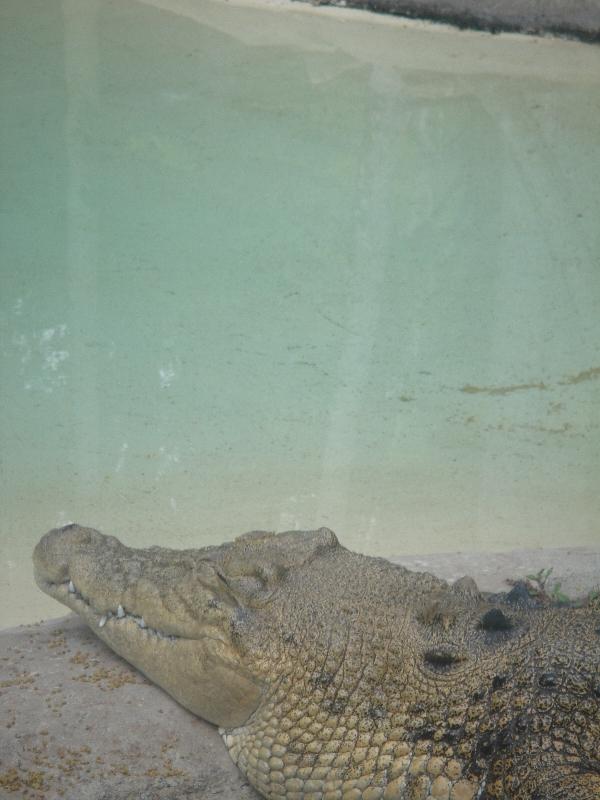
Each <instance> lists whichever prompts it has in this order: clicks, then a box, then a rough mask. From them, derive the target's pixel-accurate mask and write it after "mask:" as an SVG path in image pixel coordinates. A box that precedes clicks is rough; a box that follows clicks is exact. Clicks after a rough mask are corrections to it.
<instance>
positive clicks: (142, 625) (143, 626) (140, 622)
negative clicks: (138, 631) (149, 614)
mask: <svg viewBox="0 0 600 800" xmlns="http://www.w3.org/2000/svg"><path fill="white" fill-rule="evenodd" d="M138 625H139V626H140V628H145V627H146V623H145V622H144V618H143V617H140V618H139V620H138Z"/></svg>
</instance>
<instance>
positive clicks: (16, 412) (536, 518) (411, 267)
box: [0, 0, 600, 626]
mask: <svg viewBox="0 0 600 800" xmlns="http://www.w3.org/2000/svg"><path fill="white" fill-rule="evenodd" d="M164 6H165V7H162V8H161V7H160V5H159V4H158V3H155V4H150V3H141V2H132V0H118V2H108V0H63V2H59V1H58V0H43V2H42V1H41V0H5V1H4V2H3V3H2V7H1V9H0V36H1V37H2V41H1V43H0V45H1V46H0V60H1V63H0V76H1V77H0V80H1V86H2V109H1V111H2V119H3V124H2V127H1V129H0V137H1V142H0V146H1V151H2V160H3V161H2V186H3V191H2V206H1V209H0V210H1V212H2V213H1V215H0V226H1V229H0V235H1V238H2V266H1V271H0V282H1V283H0V402H1V408H2V414H1V415H0V444H1V450H0V469H1V485H0V626H2V625H8V624H13V623H16V622H21V621H30V620H33V619H36V618H39V617H40V616H48V615H50V614H55V613H60V611H59V607H58V606H57V605H56V604H54V603H53V602H52V601H50V600H49V599H48V598H46V597H45V596H42V595H41V593H39V592H37V590H36V589H35V587H34V586H33V583H32V580H31V571H30V553H31V549H32V547H33V545H34V543H35V541H36V540H37V538H38V537H39V536H40V535H41V534H42V533H43V532H44V531H45V530H47V529H48V528H50V527H52V526H55V525H58V524H64V523H66V522H67V521H71V520H76V521H78V522H81V523H83V524H90V525H93V526H94V527H98V528H100V529H102V530H104V531H105V532H111V533H116V534H117V535H119V536H121V538H123V539H124V540H125V541H126V542H127V543H128V544H131V545H142V544H149V543H158V544H164V545H170V546H187V547H189V546H196V545H197V546H201V545H205V544H208V543H211V542H217V541H222V540H225V539H230V538H232V537H233V536H235V535H237V534H238V533H241V532H243V531H245V530H249V529H256V528H264V529H270V530H276V529H277V530H281V529H290V528H297V527H300V528H310V527H318V526H321V525H327V526H329V527H331V528H333V529H334V530H336V532H337V533H338V534H339V536H340V538H341V539H342V540H343V541H344V543H345V544H347V545H349V546H351V547H353V548H355V549H359V550H361V551H364V552H369V553H376V554H381V555H385V556H392V555H394V554H399V553H415V552H422V553H426V552H435V551H450V550H460V549H467V550H504V549H509V548H513V547H519V546H527V547H538V546H541V545H551V546H561V545H566V544H575V545H578V544H579V545H590V544H594V543H598V541H599V539H600V531H599V522H598V520H599V519H600V491H599V479H598V475H599V471H598V470H599V466H600V463H599V462H600V425H599V421H600V420H599V416H600V414H599V411H598V408H599V407H600V406H599V401H600V270H599V268H598V256H599V253H600V227H599V226H598V212H599V208H600V152H599V151H600V146H599V142H598V130H600V93H599V91H598V90H599V84H600V77H599V76H600V55H599V51H598V49H597V48H592V47H589V46H586V45H580V44H574V43H564V42H562V43H561V42H551V41H539V40H527V39H523V40H521V41H519V40H518V39H516V38H515V37H501V38H500V37H492V36H488V35H481V34H477V35H474V34H459V33H456V32H448V31H445V30H443V29H433V30H431V29H426V28H423V29H420V28H412V27H404V26H403V25H402V24H401V23H399V22H398V21H397V20H391V21H387V22H384V21H382V20H381V19H379V18H377V19H376V21H373V20H372V19H371V20H370V19H369V17H368V16H365V15H362V14H360V13H357V14H355V15H352V14H345V15H344V12H340V15H339V16H336V15H335V13H331V12H329V13H327V12H325V13H323V12H318V11H312V10H310V9H299V10H293V11H290V10H289V9H284V8H274V9H270V10H269V9H258V8H255V9H253V8H250V7H245V8H235V7H231V6H229V5H227V4H222V5H221V4H218V3H210V2H206V0H198V2H196V3H193V4H187V5H186V4H185V2H184V0H181V2H179V3H178V4H177V5H176V4H175V3H170V4H169V6H168V7H167V3H166V1H165V3H164Z"/></svg>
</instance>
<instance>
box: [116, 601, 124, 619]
mask: <svg viewBox="0 0 600 800" xmlns="http://www.w3.org/2000/svg"><path fill="white" fill-rule="evenodd" d="M124 616H125V611H124V609H123V606H122V605H121V604H120V603H119V605H118V606H117V617H118V618H119V619H123V617H124Z"/></svg>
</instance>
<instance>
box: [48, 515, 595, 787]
mask: <svg viewBox="0 0 600 800" xmlns="http://www.w3.org/2000/svg"><path fill="white" fill-rule="evenodd" d="M34 563H35V571H36V580H37V581H38V584H39V585H40V587H41V588H42V589H43V590H44V591H46V592H47V593H48V594H50V595H51V596H53V597H55V598H56V599H58V600H60V601H61V602H63V603H65V604H66V605H68V606H69V607H70V608H72V609H73V610H74V611H76V612H77V613H78V614H80V615H81V616H82V617H83V618H84V619H85V620H86V622H87V623H88V624H89V625H90V626H91V627H92V629H93V630H94V632H95V633H96V634H97V635H98V636H99V637H100V638H101V639H103V640H104V641H105V642H106V643H107V644H108V645H109V646H111V647H112V648H113V649H114V650H116V652H118V653H119V654H120V655H122V656H123V657H124V658H126V659H128V660H129V661H130V662H131V663H132V664H134V665H135V666H136V667H138V668H139V669H140V670H142V672H144V673H145V674H146V675H147V676H148V677H149V678H150V679H151V680H154V681H155V682H156V683H158V684H159V685H160V686H162V687H163V688H164V689H166V691H168V692H170V694H172V695H173V697H174V698H175V699H176V700H178V701H179V702H180V703H182V704H183V705H184V706H186V707H187V708H189V709H190V710H191V711H193V712H194V713H196V714H198V715H200V716H203V717H205V718H206V719H208V720H210V721H211V722H214V723H215V724H217V725H219V726H220V728H221V733H222V735H223V738H224V740H225V743H226V745H227V747H228V749H229V752H230V753H231V756H232V758H233V759H234V761H235V762H236V764H237V765H238V766H239V768H240V769H241V770H242V772H244V773H245V774H246V775H247V777H248V779H249V781H250V782H251V783H252V785H253V786H255V787H256V789H257V790H258V791H259V792H260V793H261V794H262V795H264V797H266V798H269V800H359V798H362V800H427V799H429V798H430V799H431V800H475V799H476V798H477V799H478V800H509V799H510V800H599V798H600V635H599V634H600V614H599V613H598V611H597V610H595V609H593V608H578V609H575V608H569V609H558V608H548V607H544V608H541V607H539V608H538V607H529V606H527V605H523V604H511V603H509V602H507V601H506V599H504V600H502V601H501V602H500V601H499V600H498V598H495V600H494V599H493V598H488V599H486V598H484V597H482V596H481V595H480V594H479V592H478V590H477V587H476V586H475V584H474V582H473V581H472V580H470V579H463V580H462V581H459V582H458V583H457V584H455V585H454V586H453V587H449V586H448V585H447V584H446V583H445V582H444V581H441V580H438V579H437V578H435V577H433V576H431V575H427V574H419V573H412V572H409V571H407V570H405V569H402V568H400V567H397V566H394V565H392V564H390V563H389V562H387V561H384V560H382V559H375V558H369V557H366V556H361V555H358V554H355V553H351V552H350V551H348V550H346V549H345V548H343V547H341V546H340V545H339V544H338V542H337V539H336V538H335V535H334V534H333V533H332V532H331V531H329V530H327V529H324V528H323V529H321V530H319V531H314V532H294V533H283V534H279V535H275V534H269V533H260V532H258V533H252V534H246V535H245V536H243V537H240V538H238V539H236V541H235V542H233V543H230V544H225V545H222V546H220V547H214V548H205V549H200V550H185V551H176V550H166V549H162V548H149V549H146V550H134V549H131V548H128V547H125V546H124V545H122V544H121V543H120V542H119V541H118V540H117V539H115V538H114V537H110V536H103V535H102V534H100V533H98V532H97V531H94V530H91V529H86V528H81V527H79V526H77V525H70V526H67V527H66V528H62V529H58V530H53V531H50V533H48V534H46V536H44V537H43V538H42V540H41V541H40V543H39V544H38V545H37V547H36V550H35V553H34ZM492 600H493V602H492ZM142 617H143V620H144V621H143V623H142V622H141V618H142ZM140 624H142V625H144V626H145V627H140Z"/></svg>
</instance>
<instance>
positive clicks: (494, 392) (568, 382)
mask: <svg viewBox="0 0 600 800" xmlns="http://www.w3.org/2000/svg"><path fill="white" fill-rule="evenodd" d="M597 378H600V367H590V369H584V370H582V371H581V372H578V373H577V374H576V375H567V377H566V378H564V379H563V380H562V381H558V384H556V385H558V386H576V385H577V384H578V383H584V382H585V381H593V380H596V379H597ZM550 388H552V387H551V385H548V384H547V383H544V382H543V381H541V382H539V383H514V384H511V385H509V386H473V385H471V384H467V385H466V386H462V387H461V389H460V391H461V392H464V393H465V394H487V395H490V396H496V397H497V396H501V395H506V394H512V393H513V392H524V391H529V390H531V389H537V390H538V391H542V392H544V391H546V390H547V389H550Z"/></svg>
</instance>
